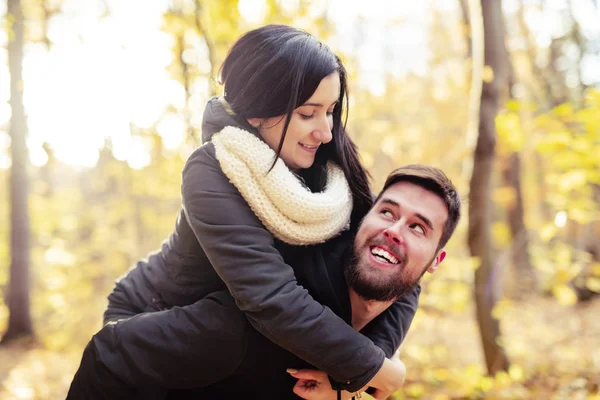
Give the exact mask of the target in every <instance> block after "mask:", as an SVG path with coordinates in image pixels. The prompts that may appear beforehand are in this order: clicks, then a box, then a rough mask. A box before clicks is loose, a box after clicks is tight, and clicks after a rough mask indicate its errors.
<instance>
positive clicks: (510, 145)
mask: <svg viewBox="0 0 600 400" xmlns="http://www.w3.org/2000/svg"><path fill="white" fill-rule="evenodd" d="M496 131H497V133H498V138H499V139H500V141H501V144H503V147H505V148H506V150H505V151H506V152H507V153H512V152H518V151H520V150H521V149H522V148H523V145H524V144H525V134H524V133H523V130H522V129H521V119H520V117H519V114H517V113H514V112H507V113H502V114H498V115H497V116H496Z"/></svg>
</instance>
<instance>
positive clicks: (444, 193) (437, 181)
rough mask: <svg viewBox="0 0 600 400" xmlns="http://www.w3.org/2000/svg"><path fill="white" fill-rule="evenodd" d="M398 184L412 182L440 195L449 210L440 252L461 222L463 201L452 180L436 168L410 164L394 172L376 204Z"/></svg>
mask: <svg viewBox="0 0 600 400" xmlns="http://www.w3.org/2000/svg"><path fill="white" fill-rule="evenodd" d="M398 182H410V183H413V184H415V185H417V186H421V187H422V188H424V189H426V190H429V191H430V192H433V193H435V194H436V195H438V196H439V197H440V198H441V199H442V200H444V203H445V204H446V207H447V208H448V219H447V220H446V225H444V230H443V232H442V236H441V237H440V242H439V243H438V248H437V249H438V250H439V249H441V248H443V247H444V246H445V245H446V243H448V240H449V239H450V237H451V236H452V234H453V233H454V230H455V229H456V225H458V221H459V220H460V207H461V201H460V196H459V195H458V193H457V191H456V188H455V187H454V184H453V183H452V181H450V179H449V178H448V177H447V176H446V174H444V173H443V172H442V170H440V169H438V168H434V167H430V166H427V165H422V164H410V165H405V166H403V167H400V168H398V169H396V170H394V171H392V172H391V173H390V174H389V175H388V177H387V179H386V181H385V184H384V185H383V189H381V192H380V193H379V196H377V199H375V203H377V201H378V200H379V198H380V197H381V195H382V194H383V193H384V192H385V191H386V190H387V189H388V188H389V187H390V186H392V185H393V184H395V183H398Z"/></svg>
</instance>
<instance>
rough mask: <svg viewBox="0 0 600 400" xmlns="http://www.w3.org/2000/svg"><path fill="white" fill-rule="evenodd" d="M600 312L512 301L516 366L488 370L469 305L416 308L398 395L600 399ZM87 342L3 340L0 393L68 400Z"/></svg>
mask: <svg viewBox="0 0 600 400" xmlns="http://www.w3.org/2000/svg"><path fill="white" fill-rule="evenodd" d="M599 317H600V299H596V300H593V301H590V302H587V303H582V304H578V305H574V306H568V307H565V306H560V305H558V304H557V303H556V301H555V300H553V299H550V298H542V297H534V298H530V299H529V300H527V301H520V302H513V303H510V304H508V305H507V306H506V307H505V309H504V311H503V313H502V315H501V327H502V330H503V334H504V341H503V344H504V346H505V348H506V351H507V353H508V356H509V358H510V361H511V363H512V367H511V369H510V371H509V372H508V373H502V374H498V375H496V376H495V377H486V376H485V370H484V367H483V366H484V363H483V356H482V352H481V350H480V349H481V344H480V340H479V333H478V329H477V324H476V322H475V319H474V312H473V308H472V307H467V308H466V309H465V310H463V311H461V312H453V313H444V314H439V315H436V314H434V313H431V312H429V313H427V312H426V313H419V314H418V315H417V317H416V318H415V321H414V323H413V327H412V328H411V331H410V332H409V335H408V337H407V339H406V341H405V343H404V344H403V346H402V348H401V358H402V359H403V360H404V362H405V363H406V365H407V370H408V376H407V381H406V384H405V386H404V389H403V390H402V391H401V392H398V393H397V394H396V395H395V396H394V398H395V399H417V398H419V399H432V400H451V399H543V400H545V399H553V400H561V399H565V400H578V399H582V400H584V399H585V400H600V395H599V393H600V392H599V386H600V318H599ZM81 328H82V329H85V327H81ZM91 329H94V330H95V329H96V328H95V327H93V328H91ZM92 333H93V331H90V333H89V334H90V335H91V334H92ZM88 337H89V336H88ZM84 346H85V343H84V342H83V341H82V340H77V341H75V342H73V343H70V344H69V345H68V346H64V347H63V348H62V349H60V350H51V349H49V348H48V346H44V345H42V344H40V341H38V342H32V341H17V342H14V343H12V344H10V345H8V346H4V347H0V399H2V400H33V399H35V400H50V399H52V400H56V399H64V398H65V396H66V393H67V390H68V387H69V384H70V382H71V379H72V377H73V375H74V373H75V371H76V369H77V367H78V365H79V361H80V357H81V353H82V351H83V347H84Z"/></svg>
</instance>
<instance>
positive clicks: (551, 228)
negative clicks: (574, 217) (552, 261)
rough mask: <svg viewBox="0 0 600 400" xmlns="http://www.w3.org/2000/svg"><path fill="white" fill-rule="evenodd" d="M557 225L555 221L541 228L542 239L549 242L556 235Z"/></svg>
mask: <svg viewBox="0 0 600 400" xmlns="http://www.w3.org/2000/svg"><path fill="white" fill-rule="evenodd" d="M556 231H557V228H556V225H554V224H553V223H547V224H546V225H544V226H543V227H542V229H540V239H542V240H543V241H544V242H546V243H548V242H549V241H550V239H552V238H553V237H554V236H555V235H556Z"/></svg>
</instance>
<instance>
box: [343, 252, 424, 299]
mask: <svg viewBox="0 0 600 400" xmlns="http://www.w3.org/2000/svg"><path fill="white" fill-rule="evenodd" d="M377 242H378V241H377V240H373V241H371V242H370V243H368V244H366V245H365V246H364V247H365V248H367V249H368V248H369V247H370V246H371V245H373V244H378V243H377ZM388 247H389V245H388ZM392 250H395V249H392ZM360 253H361V251H360V250H359V251H357V250H356V249H354V250H353V253H352V257H351V259H350V262H349V263H348V264H347V265H346V268H345V269H344V275H345V277H346V283H347V284H348V287H349V288H350V289H352V290H354V291H355V292H356V294H358V295H359V296H360V297H361V298H363V299H364V300H374V301H392V300H396V299H398V298H400V297H402V296H404V295H407V294H409V293H410V292H411V291H412V290H413V288H414V287H415V286H416V285H417V284H418V283H419V281H420V280H421V277H422V276H423V275H424V274H425V272H426V271H427V268H428V267H429V266H430V265H431V263H432V262H433V259H434V258H435V255H434V257H433V258H432V259H431V261H430V262H429V263H427V264H426V265H425V266H424V267H423V271H422V272H421V274H420V275H419V277H418V278H417V279H416V280H413V281H409V280H407V278H406V277H405V275H406V273H407V271H405V267H406V265H407V263H408V257H407V256H406V254H405V253H404V252H402V251H395V253H396V254H397V255H398V256H399V260H400V265H398V266H397V270H396V271H394V273H392V274H388V273H384V272H383V271H378V268H377V267H375V266H372V265H370V264H369V262H368V261H366V260H365V261H362V260H361V258H360Z"/></svg>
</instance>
